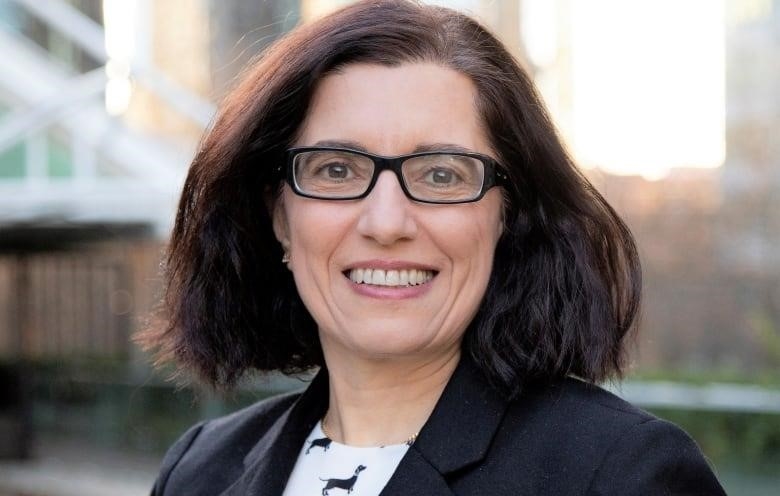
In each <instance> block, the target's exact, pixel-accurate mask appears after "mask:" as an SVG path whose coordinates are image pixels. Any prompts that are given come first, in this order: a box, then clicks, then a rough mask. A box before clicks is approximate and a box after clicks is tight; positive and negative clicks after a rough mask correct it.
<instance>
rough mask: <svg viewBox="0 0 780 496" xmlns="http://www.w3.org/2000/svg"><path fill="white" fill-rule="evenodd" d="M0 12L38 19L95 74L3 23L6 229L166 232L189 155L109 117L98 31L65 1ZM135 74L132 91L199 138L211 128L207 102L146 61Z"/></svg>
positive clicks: (134, 66) (1, 143) (0, 194)
mask: <svg viewBox="0 0 780 496" xmlns="http://www.w3.org/2000/svg"><path fill="white" fill-rule="evenodd" d="M4 2H5V11H6V12H9V11H10V10H14V9H15V11H16V12H19V13H21V14H23V16H24V18H28V17H31V18H35V19H37V22H40V23H42V25H43V26H45V28H46V29H48V30H51V31H52V32H56V33H57V34H58V35H59V37H61V38H63V39H64V40H66V41H67V43H69V44H70V45H72V46H75V47H77V49H78V50H80V51H81V52H80V53H84V54H86V55H85V57H87V56H88V58H89V59H90V60H94V62H95V63H94V64H92V63H91V66H92V67H94V65H98V67H97V68H94V69H90V70H87V71H86V72H83V71H80V70H79V69H78V68H74V67H67V66H66V65H64V64H61V63H58V62H57V61H55V60H53V57H52V56H51V53H47V52H46V49H44V48H41V47H40V46H39V45H36V43H35V42H34V41H32V40H31V39H30V38H27V37H26V36H25V35H24V34H23V33H21V32H19V31H18V30H15V29H14V28H13V26H11V25H10V24H8V23H3V22H0V98H3V96H4V95H5V99H6V102H5V103H6V109H5V111H4V112H3V109H2V103H3V102H2V101H0V224H7V223H14V222H29V221H36V219H62V220H65V221H74V222H133V223H136V222H145V223H149V224H150V225H153V226H155V227H156V228H157V230H158V232H160V233H163V232H166V231H167V229H168V228H169V227H170V223H171V222H172V216H173V211H174V210H175V199H176V196H177V192H178V191H179V190H180V187H181V182H182V180H183V177H184V173H185V172H186V163H187V161H188V159H189V157H190V155H191V153H192V150H190V149H185V148H181V147H174V146H173V145H171V144H169V143H165V142H163V140H160V139H159V138H154V137H151V136H144V135H142V134H141V133H139V132H137V131H133V130H130V129H129V128H128V127H127V126H125V125H124V123H123V122H122V121H121V120H120V119H117V118H115V117H112V116H110V115H108V113H107V112H106V107H105V103H104V100H103V96H104V93H105V90H106V84H107V82H108V80H107V76H106V69H107V67H106V64H108V63H110V60H109V57H108V54H107V52H106V47H105V31H104V29H103V27H102V26H101V25H100V24H99V23H97V22H95V21H94V20H93V19H91V18H90V17H88V16H86V15H85V14H83V13H82V12H80V11H79V10H78V9H76V8H74V7H73V6H71V5H70V4H68V3H66V2H64V1H62V0H45V1H41V0H4ZM12 8H13V9H12ZM1 13H2V12H0V14H1ZM21 14H20V15H21ZM0 21H2V19H0ZM70 45H69V46H70ZM129 69H130V76H131V77H132V79H133V81H134V84H136V85H137V86H140V87H141V88H143V89H144V90H147V91H149V92H151V93H152V94H153V95H155V97H157V99H158V101H159V102H161V104H162V105H163V106H164V107H166V108H168V109H170V110H172V111H173V112H174V113H175V114H176V115H178V116H180V117H181V118H182V119H183V120H184V121H189V122H192V123H194V124H195V128H205V127H206V126H207V125H208V123H209V121H210V119H211V118H212V116H213V114H214V112H215V106H214V105H213V104H212V103H211V102H209V101H207V100H205V99H203V98H201V97H200V96H198V95H196V94H195V93H193V92H191V91H189V90H187V89H186V88H184V87H182V86H181V85H179V84H177V83H175V82H173V81H172V80H170V79H169V78H168V77H167V76H165V75H164V74H163V73H161V72H160V71H159V70H158V69H156V68H155V67H153V66H152V65H151V64H150V63H148V62H144V61H143V60H142V58H141V59H139V61H131V63H130V67H129ZM9 106H10V108H9ZM55 138H56V140H57V141H56V142H55V141H53V140H55ZM193 144H194V142H193ZM57 147H59V148H58V149H60V150H65V153H66V154H67V157H68V162H67V168H66V172H65V173H62V174H59V175H57V174H54V173H53V172H52V166H51V163H52V161H53V159H52V153H54V151H56V150H54V149H55V148H57ZM53 150H54V151H53ZM9 164H11V165H10V166H9ZM4 167H5V168H4ZM9 171H10V172H9ZM140 196H144V201H143V202H139V201H138V198H139V197H140Z"/></svg>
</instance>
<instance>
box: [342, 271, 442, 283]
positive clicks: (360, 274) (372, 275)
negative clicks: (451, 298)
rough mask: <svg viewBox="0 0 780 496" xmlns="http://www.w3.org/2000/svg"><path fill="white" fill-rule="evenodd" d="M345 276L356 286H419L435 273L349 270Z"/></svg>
mask: <svg viewBox="0 0 780 496" xmlns="http://www.w3.org/2000/svg"><path fill="white" fill-rule="evenodd" d="M345 275H346V276H347V277H349V278H350V279H351V280H352V282H355V283H357V284H372V285H375V286H400V287H407V286H419V285H421V284H425V283H426V282H428V281H430V280H431V279H433V277H434V276H435V275H436V272H434V271H432V270H418V269H403V270H383V269H363V268H358V269H350V270H348V271H347V272H346V273H345Z"/></svg>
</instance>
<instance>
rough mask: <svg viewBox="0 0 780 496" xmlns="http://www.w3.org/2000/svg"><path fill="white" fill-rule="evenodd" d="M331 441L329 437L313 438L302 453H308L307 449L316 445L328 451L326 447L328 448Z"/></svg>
mask: <svg viewBox="0 0 780 496" xmlns="http://www.w3.org/2000/svg"><path fill="white" fill-rule="evenodd" d="M332 442H333V441H331V440H330V438H327V437H323V438H320V439H315V440H313V441H312V442H311V444H310V445H309V447H308V448H306V453H304V454H306V455H308V454H309V450H311V449H312V448H314V447H316V446H319V447H320V448H322V449H323V450H324V451H328V448H330V443H332Z"/></svg>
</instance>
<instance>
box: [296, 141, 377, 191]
mask: <svg viewBox="0 0 780 496" xmlns="http://www.w3.org/2000/svg"><path fill="white" fill-rule="evenodd" d="M373 173H374V162H373V161H372V160H371V159H370V158H368V157H364V156H362V155H357V154H355V153H350V152H345V151H339V150H316V151H309V152H301V153H298V154H297V155H295V158H294V161H293V179H294V180H295V186H296V187H297V188H298V190H299V191H301V192H302V193H304V194H307V195H310V196H314V197H317V198H331V199H338V198H352V197H356V196H360V195H362V194H363V193H365V191H366V189H367V188H368V185H369V184H371V176H372V175H373Z"/></svg>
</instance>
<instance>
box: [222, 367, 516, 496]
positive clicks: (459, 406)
mask: <svg viewBox="0 0 780 496" xmlns="http://www.w3.org/2000/svg"><path fill="white" fill-rule="evenodd" d="M327 406H328V377H327V370H325V369H324V368H323V369H322V370H320V372H319V373H318V374H317V376H316V377H315V378H314V380H313V381H312V383H311V384H310V385H309V387H308V388H307V390H306V391H305V392H304V393H303V394H302V395H301V396H300V397H299V398H298V400H296V402H295V403H294V404H293V405H292V406H291V407H290V408H289V409H288V410H287V411H285V412H284V413H283V414H282V415H281V416H280V417H279V418H278V419H277V420H276V422H275V423H274V424H273V426H272V427H271V428H270V429H269V430H268V432H266V433H265V434H264V435H263V437H262V438H260V439H259V440H258V442H257V444H256V445H255V446H254V447H253V448H252V450H251V451H250V452H249V453H248V454H247V455H246V457H245V458H244V474H243V475H242V476H241V477H240V478H239V479H238V480H237V481H236V482H235V483H234V484H233V485H232V486H230V487H229V488H228V489H227V490H226V491H225V492H223V493H222V496H238V495H246V494H252V495H258V496H260V495H279V494H282V492H283V491H284V485H285V484H286V482H287V478H288V477H289V475H290V473H291V472H292V469H293V468H294V466H295V462H296V461H297V459H298V454H299V453H300V450H301V447H302V446H303V443H304V442H305V440H306V436H307V435H308V434H309V432H311V430H312V429H313V428H314V425H315V424H316V423H317V421H318V420H319V419H320V418H322V416H323V415H324V414H325V411H326V410H327ZM507 406H508V403H507V402H506V401H505V400H504V399H503V398H502V397H501V396H500V395H499V394H498V393H497V392H496V391H495V390H494V389H493V388H492V387H490V386H489V385H488V384H487V381H486V380H485V379H484V377H483V376H482V373H481V372H480V371H479V369H478V368H477V366H476V365H475V364H474V363H473V361H472V360H471V359H470V358H469V357H468V356H467V355H466V354H464V355H463V356H462V357H461V359H460V362H459V363H458V366H457V367H456V369H455V372H454V373H453V375H452V377H451V378H450V380H449V382H448V383H447V385H446V386H445V388H444V391H443V392H442V395H441V397H440V398H439V401H438V402H437V404H436V406H435V407H434V409H433V412H432V413H431V416H430V417H429V419H428V421H427V422H426V423H425V425H424V426H423V428H422V429H421V430H420V434H419V436H418V437H417V439H416V441H415V442H414V444H412V446H411V447H410V449H409V450H408V451H407V453H406V455H405V456H404V458H403V459H402V460H401V462H400V464H399V465H398V468H397V469H396V471H395V473H394V474H393V476H392V477H391V478H390V481H389V482H388V484H387V486H385V488H384V490H383V491H382V493H381V494H382V495H383V496H390V495H396V494H399V495H400V494H407V493H408V491H409V488H410V487H414V488H415V492H417V493H418V494H426V495H450V494H452V493H451V491H450V489H449V487H448V485H447V483H446V479H445V477H446V475H447V474H450V473H453V472H455V471H458V470H460V469H462V468H465V467H467V466H469V465H472V464H475V463H478V462H479V461H480V460H482V459H483V458H484V457H485V455H486V453H487V451H488V449H489V447H490V444H491V442H492V440H493V437H494V435H495V433H496V431H497V430H498V427H499V425H500V423H501V420H502V419H503V416H504V414H505V413H506V410H507Z"/></svg>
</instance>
